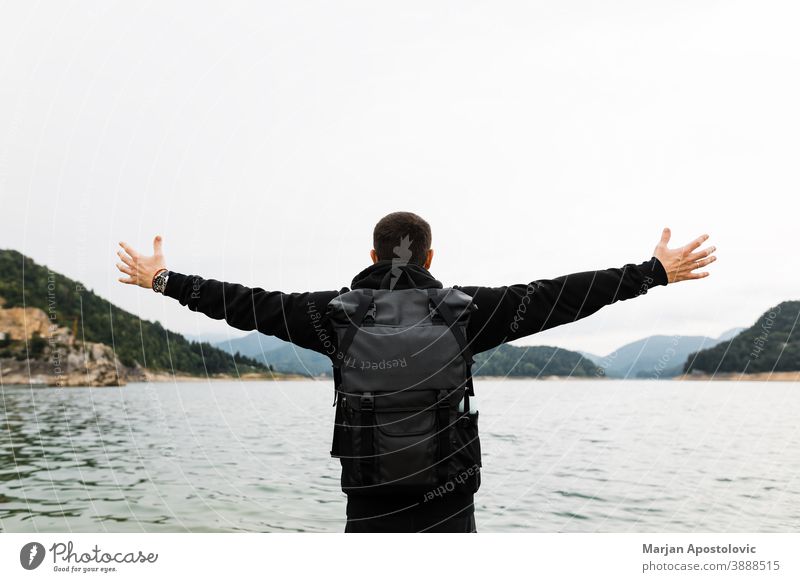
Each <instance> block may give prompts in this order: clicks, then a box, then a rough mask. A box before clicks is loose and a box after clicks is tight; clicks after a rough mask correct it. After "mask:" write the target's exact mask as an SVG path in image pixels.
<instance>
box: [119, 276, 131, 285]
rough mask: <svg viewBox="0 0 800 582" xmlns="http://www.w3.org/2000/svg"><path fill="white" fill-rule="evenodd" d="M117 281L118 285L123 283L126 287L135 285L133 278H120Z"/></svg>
mask: <svg viewBox="0 0 800 582" xmlns="http://www.w3.org/2000/svg"><path fill="white" fill-rule="evenodd" d="M117 281H119V282H120V283H125V284H126V285H133V284H134V283H135V281H134V280H133V277H120V278H119V279H117Z"/></svg>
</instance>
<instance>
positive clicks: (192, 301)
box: [117, 236, 339, 354]
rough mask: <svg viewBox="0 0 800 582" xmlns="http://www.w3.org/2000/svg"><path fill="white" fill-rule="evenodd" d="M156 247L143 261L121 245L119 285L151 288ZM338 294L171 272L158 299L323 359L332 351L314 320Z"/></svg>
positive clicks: (157, 265)
mask: <svg viewBox="0 0 800 582" xmlns="http://www.w3.org/2000/svg"><path fill="white" fill-rule="evenodd" d="M162 244H163V241H162V239H161V237H160V236H157V237H156V238H155V240H154V241H153V254H152V255H150V256H144V255H142V254H140V253H138V252H137V251H136V250H135V249H134V248H133V247H131V246H130V245H128V244H126V243H124V242H121V243H120V246H121V247H122V249H123V250H121V251H118V252H117V255H118V256H119V257H120V259H121V261H122V263H117V268H118V269H119V270H120V271H121V272H122V273H124V274H125V275H127V277H120V279H119V281H120V282H122V283H126V284H128V285H138V286H139V287H143V288H145V289H152V284H153V278H154V276H155V275H156V273H158V272H159V271H161V270H163V269H166V268H167V267H166V260H165V259H164V253H163V248H162ZM338 293H339V292H337V291H320V292H314V293H281V292H280V291H265V290H264V289H260V288H250V287H245V286H244V285H239V284H236V283H225V282H222V281H216V280H214V279H203V278H202V277H198V276H196V275H183V274H181V273H176V272H173V271H171V272H170V274H169V279H168V282H167V286H166V289H165V290H164V295H166V296H168V297H172V298H173V299H177V300H178V301H179V302H180V304H181V305H185V306H187V307H188V308H189V309H191V310H192V311H198V312H200V313H203V314H205V315H207V316H208V317H211V318H212V319H224V320H225V321H226V322H227V323H228V325H230V326H232V327H235V328H237V329H242V330H245V331H250V330H258V331H260V332H261V333H264V334H267V335H274V336H276V337H279V338H280V339H282V340H285V341H289V342H292V343H294V344H296V345H299V346H301V347H304V348H309V349H312V350H314V351H317V352H320V353H324V354H328V352H330V351H331V350H333V348H332V347H331V344H330V341H331V338H329V337H328V335H327V332H326V331H325V329H324V328H323V327H322V325H321V323H320V319H321V317H322V315H324V313H325V307H326V306H327V304H328V302H329V301H330V300H331V299H333V298H334V297H335V296H336V295H337V294H338Z"/></svg>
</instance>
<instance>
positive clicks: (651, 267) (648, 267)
mask: <svg viewBox="0 0 800 582" xmlns="http://www.w3.org/2000/svg"><path fill="white" fill-rule="evenodd" d="M667 282H668V281H667V273H666V271H665V270H664V267H663V265H662V264H661V261H659V260H658V259H657V258H655V257H652V258H651V259H650V260H649V261H646V262H644V263H641V264H639V265H635V264H628V265H625V266H623V267H622V268H614V269H605V270H601V271H585V272H582V273H573V274H571V275H565V276H563V277H558V278H556V279H545V280H539V281H533V282H531V283H528V284H527V285H524V284H520V285H511V286H508V287H459V289H461V291H464V292H465V293H466V294H468V295H471V296H472V297H473V301H474V303H475V305H477V307H478V309H477V310H475V311H474V312H473V313H472V315H471V317H470V323H469V328H468V335H469V339H470V342H471V346H472V351H473V352H474V353H479V352H483V351H485V350H488V349H491V348H493V347H496V346H498V345H500V344H502V343H505V342H510V341H513V340H516V339H519V338H522V337H525V336H529V335H532V334H535V333H539V332H541V331H544V330H546V329H550V328H553V327H556V326H559V325H563V324H565V323H571V322H573V321H577V320H578V319H582V318H584V317H587V316H589V315H591V314H593V313H596V312H597V311H599V310H600V309H601V308H602V307H604V306H606V305H611V304H612V303H615V302H617V301H625V300H626V299H631V298H633V297H638V296H639V295H644V294H645V293H647V291H648V290H649V289H650V288H651V287H655V286H658V285H666V284H667Z"/></svg>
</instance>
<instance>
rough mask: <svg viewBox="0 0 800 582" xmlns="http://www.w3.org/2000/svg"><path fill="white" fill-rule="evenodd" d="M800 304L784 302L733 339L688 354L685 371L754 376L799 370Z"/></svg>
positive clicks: (765, 313)
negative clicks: (799, 326) (799, 327)
mask: <svg viewBox="0 0 800 582" xmlns="http://www.w3.org/2000/svg"><path fill="white" fill-rule="evenodd" d="M799 319H800V301H784V302H783V303H780V304H779V305H776V306H775V307H772V308H771V309H769V310H767V311H766V312H764V313H763V314H762V315H761V316H760V317H759V318H758V320H757V321H756V322H755V323H754V324H753V325H752V326H750V327H749V328H747V329H745V330H744V331H742V332H741V333H739V334H738V335H736V336H735V337H733V338H732V339H730V340H728V341H726V342H723V343H721V344H719V345H717V346H714V347H712V348H710V349H705V350H699V351H698V352H697V353H695V354H691V355H690V357H689V359H688V361H687V362H686V365H685V366H684V371H685V372H695V373H703V372H705V373H707V374H716V373H739V374H746V373H757V372H794V371H798V370H800V329H798V323H800V321H798V320H799Z"/></svg>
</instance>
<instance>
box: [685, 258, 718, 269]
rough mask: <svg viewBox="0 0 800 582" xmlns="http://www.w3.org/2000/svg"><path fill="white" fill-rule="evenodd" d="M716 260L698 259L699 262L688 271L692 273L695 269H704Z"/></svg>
mask: <svg viewBox="0 0 800 582" xmlns="http://www.w3.org/2000/svg"><path fill="white" fill-rule="evenodd" d="M716 260H717V257H708V258H705V259H700V260H699V261H695V262H694V264H693V265H692V268H691V269H690V271H694V270H696V269H700V268H701V267H705V266H706V265H710V264H711V263H713V262H714V261H716Z"/></svg>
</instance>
